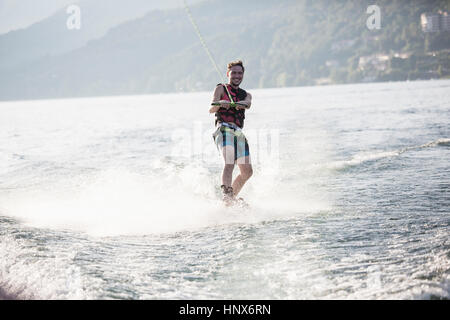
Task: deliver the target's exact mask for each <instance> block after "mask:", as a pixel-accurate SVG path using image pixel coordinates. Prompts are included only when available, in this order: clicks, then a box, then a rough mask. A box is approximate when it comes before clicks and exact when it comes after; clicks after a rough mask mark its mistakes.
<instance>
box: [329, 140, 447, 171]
mask: <svg viewBox="0 0 450 320" xmlns="http://www.w3.org/2000/svg"><path fill="white" fill-rule="evenodd" d="M438 146H450V139H448V138H440V139H437V140H435V141H431V142H428V143H425V144H421V145H417V146H410V147H405V148H401V149H397V150H393V151H382V152H376V153H369V154H360V155H355V156H354V157H352V158H351V159H350V160H341V161H334V162H331V163H328V164H327V165H326V167H327V168H328V169H332V170H333V169H334V170H345V169H347V168H351V167H355V166H359V165H362V164H365V163H368V162H373V161H377V160H381V159H385V158H390V157H398V156H400V155H401V154H403V153H405V152H408V151H412V150H420V149H426V148H432V147H438Z"/></svg>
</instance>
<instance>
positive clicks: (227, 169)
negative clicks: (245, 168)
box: [222, 145, 234, 187]
mask: <svg viewBox="0 0 450 320" xmlns="http://www.w3.org/2000/svg"><path fill="white" fill-rule="evenodd" d="M222 155H223V160H224V166H223V172H222V184H223V185H225V186H227V187H231V180H232V179H233V170H234V147H233V146H230V145H227V146H225V147H223V148H222Z"/></svg>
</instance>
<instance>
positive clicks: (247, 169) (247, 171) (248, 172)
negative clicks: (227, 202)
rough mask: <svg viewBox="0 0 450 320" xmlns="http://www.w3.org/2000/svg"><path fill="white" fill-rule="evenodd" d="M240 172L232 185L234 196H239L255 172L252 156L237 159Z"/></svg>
mask: <svg viewBox="0 0 450 320" xmlns="http://www.w3.org/2000/svg"><path fill="white" fill-rule="evenodd" d="M237 164H238V167H239V171H240V174H239V175H238V176H237V177H236V179H234V181H233V184H232V187H233V193H234V196H237V194H238V193H239V191H241V189H242V187H243V186H244V184H245V183H246V182H247V180H248V179H250V177H251V176H252V174H253V168H252V164H251V161H250V156H246V157H242V158H239V159H238V160H237Z"/></svg>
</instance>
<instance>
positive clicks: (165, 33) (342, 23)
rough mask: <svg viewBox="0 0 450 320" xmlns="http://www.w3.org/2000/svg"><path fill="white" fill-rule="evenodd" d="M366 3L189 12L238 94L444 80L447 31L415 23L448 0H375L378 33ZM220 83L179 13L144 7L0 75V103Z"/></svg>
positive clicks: (265, 3) (256, 4)
mask: <svg viewBox="0 0 450 320" xmlns="http://www.w3.org/2000/svg"><path fill="white" fill-rule="evenodd" d="M370 5H372V1H368V0H367V1H356V0H355V1H332V2H330V1H328V0H315V1H313V0H297V1H294V0H292V1H290V0H280V1H272V0H260V1H237V0H229V1H227V2H226V4H224V3H223V2H221V1H218V0H209V1H205V2H201V3H198V4H195V5H191V12H192V15H193V17H194V19H195V20H196V22H197V24H198V26H199V28H200V30H201V32H202V34H203V37H204V39H205V41H206V43H207V44H208V46H209V48H210V50H211V52H212V53H213V55H214V57H215V59H216V60H217V63H218V65H219V67H220V68H221V70H222V71H223V74H225V66H226V63H227V62H229V61H230V60H234V59H236V58H241V59H243V60H244V63H245V66H246V73H245V80H244V83H243V86H244V87H245V88H265V87H283V86H301V85H314V84H327V83H350V82H361V81H388V80H406V79H410V80H414V79H418V78H422V79H426V78H439V77H448V76H450V70H449V65H450V32H448V31H446V32H435V33H424V32H423V31H422V29H421V25H420V19H421V14H422V13H424V12H435V13H437V12H438V11H439V10H442V11H447V12H449V11H450V2H449V1H447V0H416V1H410V0H395V1H391V0H379V1H378V2H377V6H378V7H379V8H380V16H381V26H380V29H373V30H371V29H369V28H368V27H367V19H368V18H369V17H370V14H368V13H367V8H368V7H369V6H370ZM105 19H106V18H105ZM47 23H48V22H47ZM0 41H1V38H0ZM0 43H1V42H0ZM221 81H222V79H221V78H220V77H219V75H217V73H216V71H215V69H214V68H213V66H212V65H211V63H210V61H209V59H208V56H207V55H206V53H205V51H204V50H203V48H202V46H201V44H200V42H199V39H198V36H197V35H196V33H195V31H194V28H193V27H192V25H191V24H190V21H189V19H188V16H187V14H186V12H185V11H184V9H182V8H181V9H170V10H154V11H151V12H148V13H147V14H145V15H144V16H142V17H140V18H137V19H134V20H132V21H127V22H124V23H122V24H118V25H116V26H115V27H113V28H110V29H109V30H108V31H107V33H106V34H104V35H103V36H101V37H99V38H96V39H93V40H90V41H88V42H87V43H86V44H84V45H82V46H80V47H78V48H76V49H72V50H69V51H66V52H64V53H62V54H55V55H53V56H47V57H43V58H41V59H39V60H37V61H34V62H29V63H27V64H19V65H16V66H15V67H11V68H10V69H9V70H8V71H7V72H2V73H1V74H0V99H2V100H10V99H38V98H49V97H81V96H94V95H123V94H145V93H158V92H179V91H196V90H212V88H213V87H214V85H215V84H216V83H218V82H221Z"/></svg>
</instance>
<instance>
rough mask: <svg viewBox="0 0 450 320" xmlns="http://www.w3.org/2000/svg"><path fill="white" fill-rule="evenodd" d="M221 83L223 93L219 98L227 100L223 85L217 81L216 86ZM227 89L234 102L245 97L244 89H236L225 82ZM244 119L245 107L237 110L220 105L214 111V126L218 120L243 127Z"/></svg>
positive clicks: (228, 99)
mask: <svg viewBox="0 0 450 320" xmlns="http://www.w3.org/2000/svg"><path fill="white" fill-rule="evenodd" d="M219 85H221V86H223V87H224V88H223V89H224V91H225V92H224V94H223V95H222V97H221V98H220V100H227V101H230V98H229V97H228V93H227V90H226V89H225V85H223V84H221V83H219V84H218V86H219ZM227 88H228V91H229V92H230V95H231V97H232V99H233V101H234V102H238V101H242V100H244V99H245V98H246V97H247V92H246V91H245V90H244V89H241V88H238V89H237V90H236V89H234V88H233V87H231V86H230V85H229V84H227ZM244 119H245V109H240V110H237V109H236V108H233V107H231V108H229V109H226V108H223V107H220V109H219V110H217V112H216V122H215V124H216V126H217V123H218V122H228V123H230V122H231V123H235V124H236V125H237V126H238V127H240V128H243V127H244Z"/></svg>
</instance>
